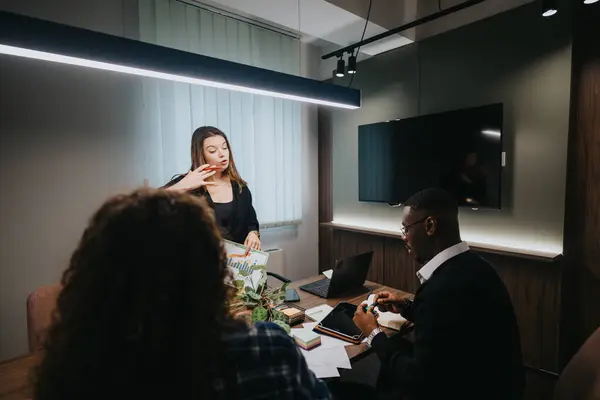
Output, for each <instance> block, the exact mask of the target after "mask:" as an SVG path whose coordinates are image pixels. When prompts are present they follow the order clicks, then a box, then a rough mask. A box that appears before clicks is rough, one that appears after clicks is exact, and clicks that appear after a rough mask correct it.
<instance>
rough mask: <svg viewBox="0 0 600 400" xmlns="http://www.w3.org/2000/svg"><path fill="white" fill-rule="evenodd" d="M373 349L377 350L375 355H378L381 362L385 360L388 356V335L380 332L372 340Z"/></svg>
mask: <svg viewBox="0 0 600 400" xmlns="http://www.w3.org/2000/svg"><path fill="white" fill-rule="evenodd" d="M371 348H372V349H373V350H375V353H377V357H379V360H384V359H385V357H386V356H387V351H388V350H387V348H388V337H387V335H386V334H385V333H384V332H380V333H378V334H377V335H375V337H374V338H373V340H371Z"/></svg>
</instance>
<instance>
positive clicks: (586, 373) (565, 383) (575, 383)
mask: <svg viewBox="0 0 600 400" xmlns="http://www.w3.org/2000/svg"><path fill="white" fill-rule="evenodd" d="M554 399H555V400H566V399H569V400H592V399H600V328H598V329H596V331H595V332H594V333H592V335H591V336H590V337H589V338H588V340H586V342H585V343H584V344H583V346H581V348H580V349H579V351H578V352H577V354H575V355H574V356H573V358H572V359H571V361H569V363H568V364H567V366H566V367H565V369H564V371H563V372H562V374H561V375H560V378H559V379H558V382H557V383H556V386H555V389H554Z"/></svg>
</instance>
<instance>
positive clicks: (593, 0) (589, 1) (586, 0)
mask: <svg viewBox="0 0 600 400" xmlns="http://www.w3.org/2000/svg"><path fill="white" fill-rule="evenodd" d="M598 1H599V0H583V4H594V3H597V2H598Z"/></svg>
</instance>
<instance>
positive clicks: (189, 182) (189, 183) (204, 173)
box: [172, 164, 215, 191]
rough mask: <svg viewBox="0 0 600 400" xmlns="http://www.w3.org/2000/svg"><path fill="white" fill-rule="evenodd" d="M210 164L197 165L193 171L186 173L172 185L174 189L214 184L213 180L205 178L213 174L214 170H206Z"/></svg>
mask: <svg viewBox="0 0 600 400" xmlns="http://www.w3.org/2000/svg"><path fill="white" fill-rule="evenodd" d="M209 166H210V165H208V164H204V165H201V166H199V167H198V168H196V169H195V170H193V171H190V172H188V173H187V175H186V176H185V177H184V178H183V179H182V180H180V181H179V182H177V183H176V184H175V185H173V186H172V188H173V189H176V190H185V191H190V190H195V189H198V188H201V187H204V186H210V185H214V184H215V183H214V182H213V181H209V180H207V179H208V178H210V177H211V176H213V175H214V174H215V171H209V170H206V168H208V167H209Z"/></svg>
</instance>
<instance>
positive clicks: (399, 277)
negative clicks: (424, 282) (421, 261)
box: [383, 237, 419, 293]
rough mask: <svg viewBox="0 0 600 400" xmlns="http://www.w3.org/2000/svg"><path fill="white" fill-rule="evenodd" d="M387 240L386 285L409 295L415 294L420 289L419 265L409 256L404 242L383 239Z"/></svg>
mask: <svg viewBox="0 0 600 400" xmlns="http://www.w3.org/2000/svg"><path fill="white" fill-rule="evenodd" d="M383 240H385V249H384V250H385V256H384V265H383V274H384V277H385V284H386V285H387V286H391V287H393V288H396V289H399V290H403V291H405V292H409V293H415V292H416V291H417V288H418V287H419V279H418V278H417V270H418V267H417V264H416V262H415V261H414V259H413V258H412V257H411V255H410V254H408V251H407V250H406V248H405V247H404V243H403V242H402V240H400V239H398V238H389V237H388V238H383Z"/></svg>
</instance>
